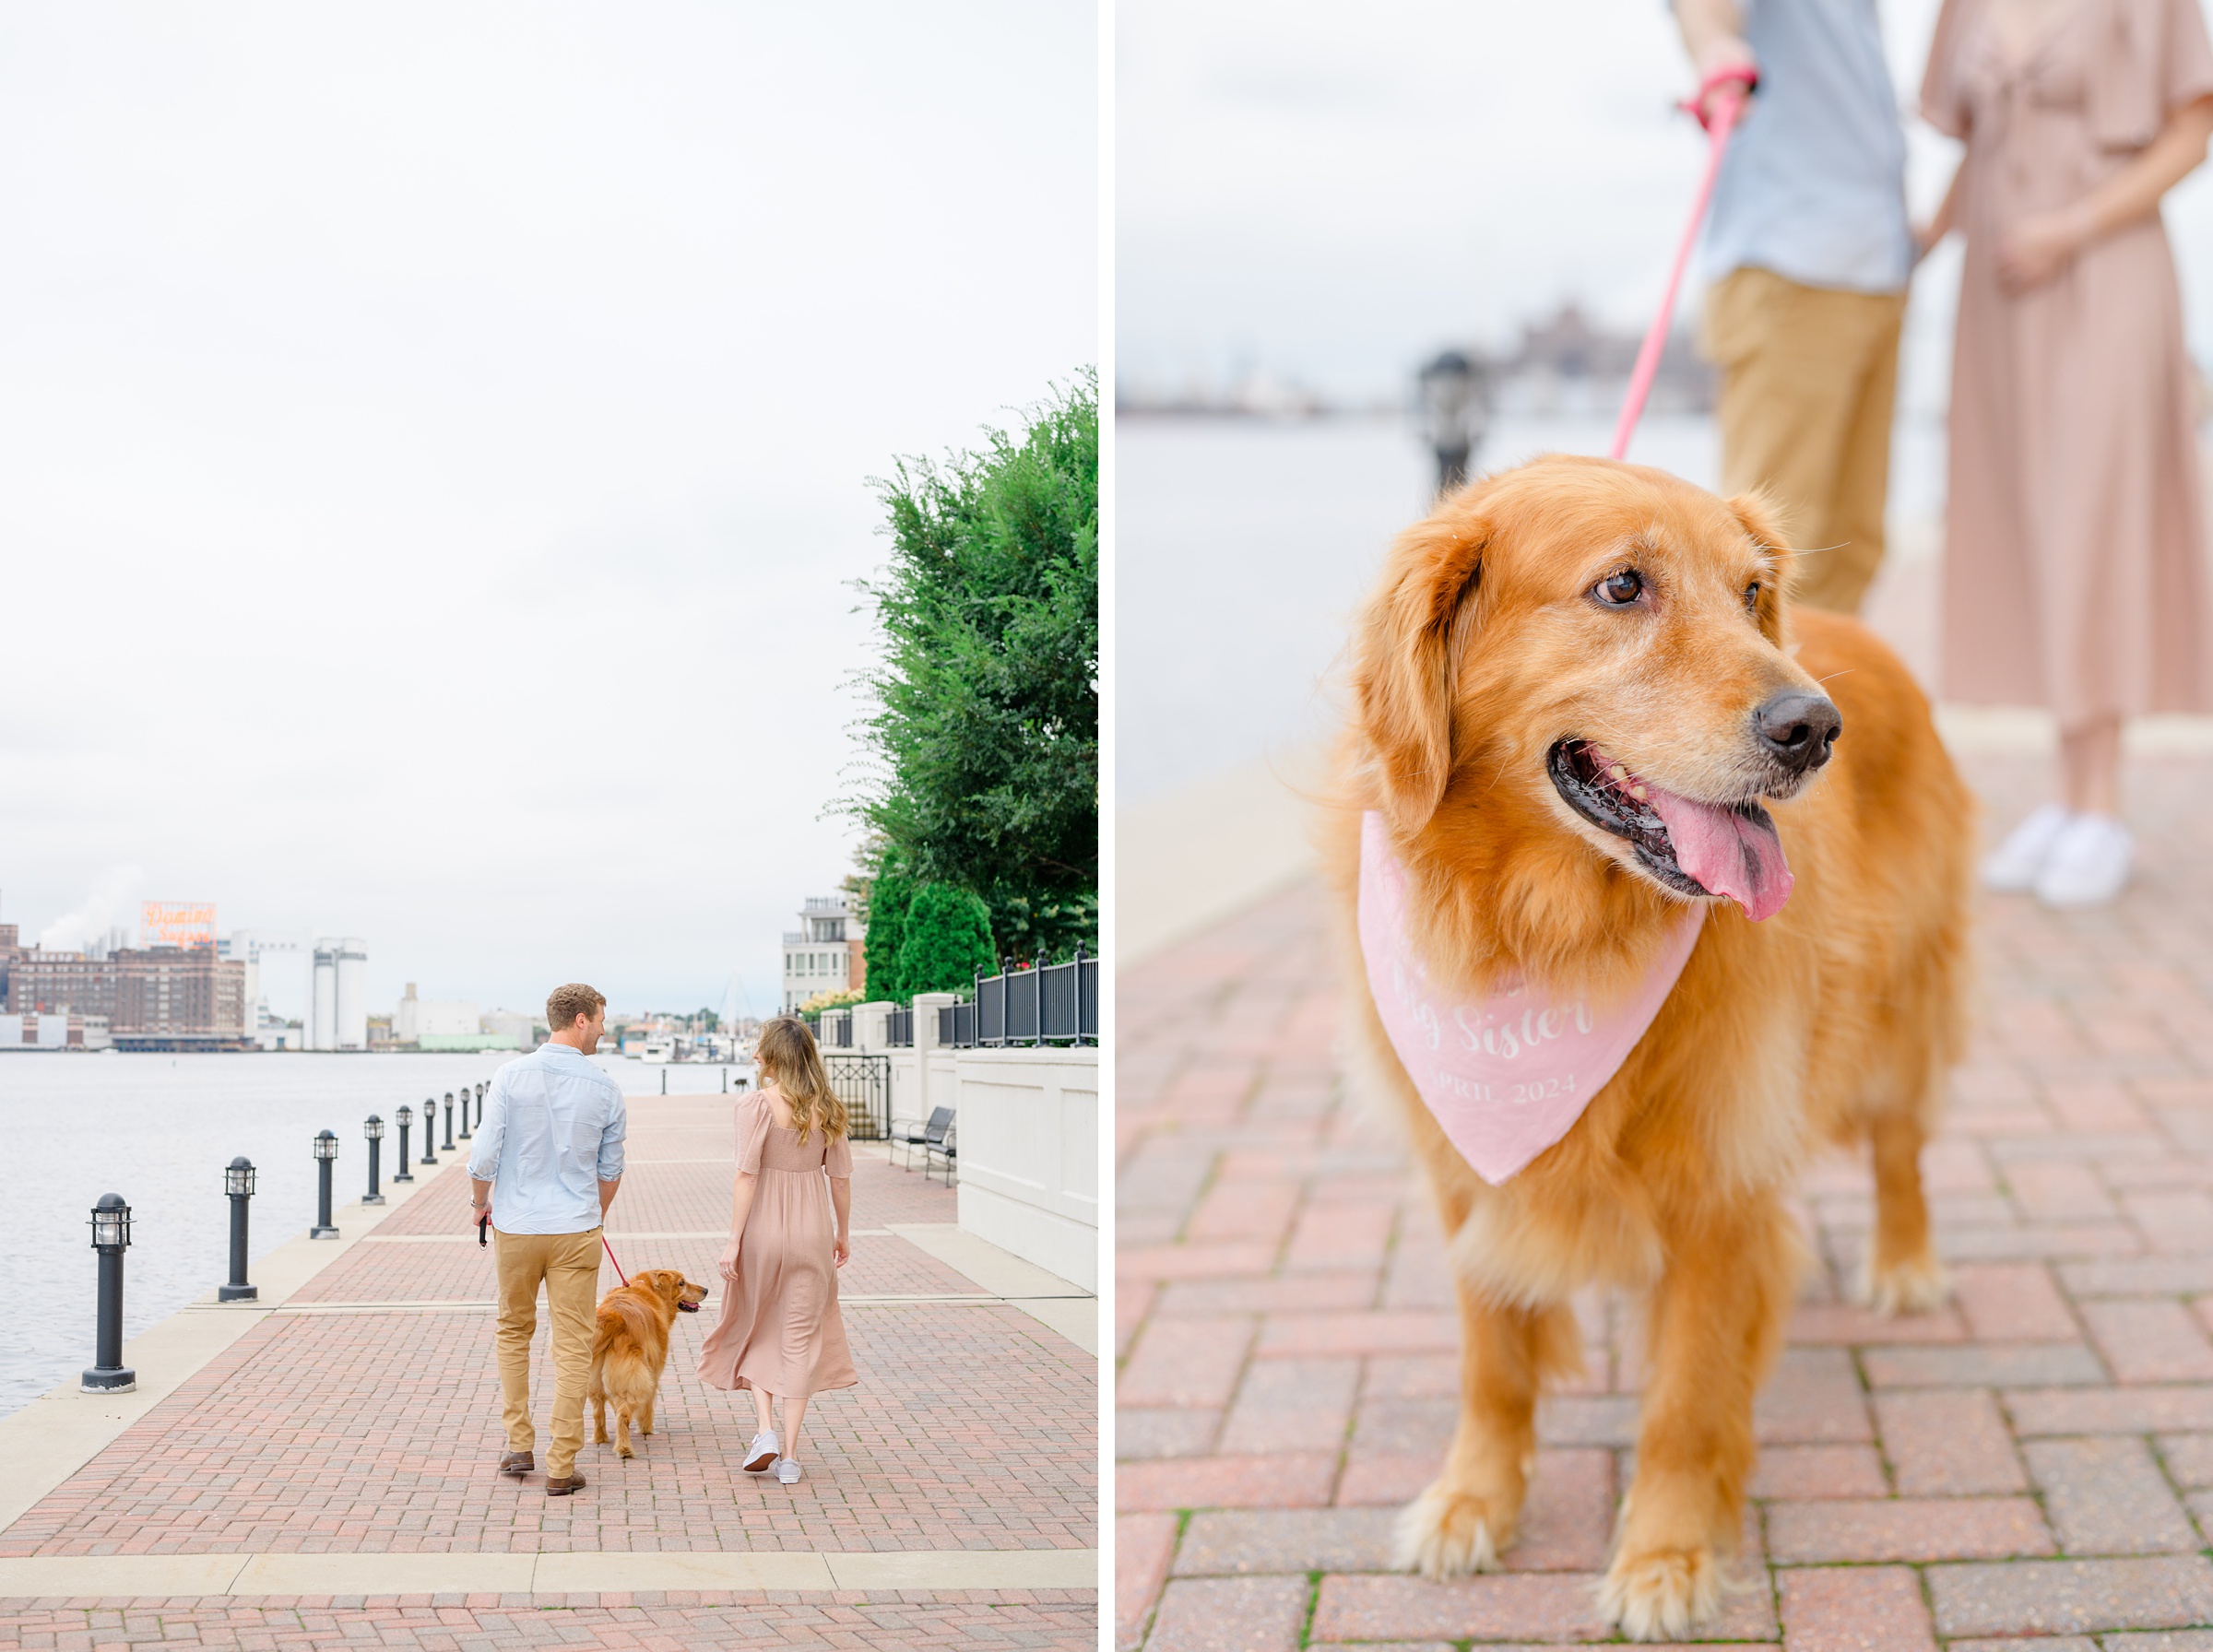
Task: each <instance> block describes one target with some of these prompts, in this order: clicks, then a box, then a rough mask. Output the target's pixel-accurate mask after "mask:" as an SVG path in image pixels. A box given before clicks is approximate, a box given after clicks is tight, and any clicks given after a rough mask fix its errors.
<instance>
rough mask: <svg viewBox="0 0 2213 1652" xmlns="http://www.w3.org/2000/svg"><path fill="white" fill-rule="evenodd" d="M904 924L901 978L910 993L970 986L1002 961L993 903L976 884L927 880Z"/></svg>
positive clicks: (910, 905) (959, 990) (965, 989)
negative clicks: (994, 938)
mask: <svg viewBox="0 0 2213 1652" xmlns="http://www.w3.org/2000/svg"><path fill="white" fill-rule="evenodd" d="M905 930H906V934H905V939H903V940H902V941H901V942H900V945H899V979H900V981H901V983H902V984H903V985H905V987H906V988H907V990H908V992H909V994H910V996H911V995H912V994H914V993H922V992H964V991H968V990H970V989H972V988H973V987H974V985H976V974H977V973H978V972H979V971H980V972H981V973H984V974H989V973H992V971H993V970H995V969H996V968H997V967H998V958H997V955H996V954H994V953H993V951H992V950H991V909H990V908H989V907H988V906H986V905H985V904H984V903H983V899H982V897H980V896H978V895H977V894H976V892H975V891H972V890H964V889H961V888H959V887H957V886H955V885H953V884H950V883H925V884H923V885H922V886H921V887H920V888H919V889H917V890H916V891H915V895H914V900H913V901H912V902H911V903H909V904H908V906H907V909H906V923H905Z"/></svg>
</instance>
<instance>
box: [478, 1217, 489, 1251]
mask: <svg viewBox="0 0 2213 1652" xmlns="http://www.w3.org/2000/svg"><path fill="white" fill-rule="evenodd" d="M490 1226H491V1211H490V1210H486V1211H485V1212H483V1213H482V1214H481V1215H479V1217H478V1218H477V1248H478V1249H479V1250H482V1249H483V1248H484V1247H485V1245H486V1244H487V1243H488V1241H487V1240H486V1239H485V1237H484V1230H485V1229H486V1228H488V1227H490Z"/></svg>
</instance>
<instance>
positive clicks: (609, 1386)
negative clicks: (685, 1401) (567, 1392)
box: [584, 1268, 707, 1457]
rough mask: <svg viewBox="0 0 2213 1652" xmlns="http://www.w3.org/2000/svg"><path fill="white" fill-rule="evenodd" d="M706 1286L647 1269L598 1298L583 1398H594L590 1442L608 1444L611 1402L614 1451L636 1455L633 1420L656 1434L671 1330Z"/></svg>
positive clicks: (672, 1270) (673, 1271) (695, 1310)
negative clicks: (610, 1403)
mask: <svg viewBox="0 0 2213 1652" xmlns="http://www.w3.org/2000/svg"><path fill="white" fill-rule="evenodd" d="M706 1299H707V1288H706V1287H705V1286H704V1285H694V1284H693V1283H692V1281H691V1280H687V1279H686V1278H684V1276H683V1275H682V1274H681V1273H680V1272H679V1271H678V1270H677V1269H675V1268H644V1269H642V1270H640V1271H639V1272H637V1273H635V1274H633V1275H632V1276H631V1280H630V1283H629V1284H627V1285H618V1286H617V1287H615V1289H614V1290H612V1291H609V1292H608V1293H607V1294H606V1295H605V1296H603V1297H601V1298H600V1299H599V1324H598V1329H597V1330H596V1331H595V1332H594V1334H593V1337H592V1375H591V1381H590V1383H589V1385H588V1386H586V1388H585V1391H584V1393H585V1398H587V1399H589V1400H590V1401H591V1402H592V1443H593V1444H594V1445H606V1444H607V1402H608V1401H609V1400H610V1399H611V1400H613V1401H614V1402H615V1455H616V1456H617V1457H635V1456H636V1455H637V1453H636V1452H634V1451H633V1450H632V1449H631V1448H630V1422H631V1419H632V1418H633V1417H634V1418H636V1419H637V1422H638V1432H639V1433H640V1434H652V1433H653V1402H654V1400H655V1398H657V1397H658V1395H659V1394H660V1391H661V1367H662V1366H663V1365H665V1364H667V1363H669V1327H670V1326H672V1325H674V1324H675V1323H676V1316H678V1315H679V1314H696V1313H698V1312H699V1304H701V1303H703V1302H704V1301H706Z"/></svg>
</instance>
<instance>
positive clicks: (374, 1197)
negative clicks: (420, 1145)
mask: <svg viewBox="0 0 2213 1652" xmlns="http://www.w3.org/2000/svg"><path fill="white" fill-rule="evenodd" d="M361 1134H362V1135H364V1136H366V1137H368V1138H369V1191H368V1192H367V1193H366V1194H364V1195H362V1196H361V1203H363V1204H364V1205H381V1204H383V1203H384V1202H385V1196H384V1195H383V1194H381V1193H379V1192H378V1191H377V1190H376V1156H377V1154H378V1153H380V1152H382V1151H383V1150H384V1147H385V1121H384V1120H383V1119H381V1118H379V1117H378V1116H377V1115H375V1114H373V1113H372V1114H371V1115H369V1122H368V1123H366V1124H364V1125H363V1126H362V1127H361Z"/></svg>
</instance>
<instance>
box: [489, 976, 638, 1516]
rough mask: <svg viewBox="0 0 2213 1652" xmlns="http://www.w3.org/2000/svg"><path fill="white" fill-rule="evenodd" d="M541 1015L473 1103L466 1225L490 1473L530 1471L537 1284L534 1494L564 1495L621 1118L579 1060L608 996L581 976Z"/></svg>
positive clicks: (573, 1484)
mask: <svg viewBox="0 0 2213 1652" xmlns="http://www.w3.org/2000/svg"><path fill="white" fill-rule="evenodd" d="M546 1024H547V1025H548V1026H549V1027H550V1028H552V1029H553V1033H552V1037H551V1039H550V1041H549V1042H548V1043H546V1044H541V1045H539V1046H538V1048H537V1049H536V1050H533V1051H532V1052H531V1053H530V1054H529V1055H527V1056H521V1057H519V1058H518V1059H516V1060H514V1061H510V1062H508V1063H507V1065H506V1066H504V1067H503V1068H500V1070H499V1071H498V1073H497V1074H495V1075H494V1076H493V1078H492V1080H491V1093H490V1094H488V1095H487V1096H486V1097H485V1098H484V1120H483V1122H482V1123H481V1124H479V1126H478V1127H477V1136H476V1146H475V1149H474V1150H473V1151H471V1152H470V1154H469V1156H468V1174H469V1177H470V1186H471V1187H472V1189H473V1193H472V1196H471V1198H470V1208H469V1225H470V1226H471V1227H473V1228H476V1229H478V1231H479V1235H480V1234H481V1232H482V1224H483V1223H484V1222H485V1221H486V1220H487V1219H489V1221H491V1231H492V1233H493V1235H494V1237H495V1239H496V1240H497V1250H496V1253H495V1255H494V1258H493V1263H494V1267H495V1268H496V1269H497V1271H498V1274H499V1281H500V1329H499V1355H500V1397H501V1399H502V1402H503V1410H504V1415H505V1421H506V1424H507V1453H506V1455H505V1456H503V1457H501V1459H500V1469H501V1472H503V1473H505V1474H512V1475H514V1476H515V1477H516V1478H517V1479H520V1478H521V1477H522V1476H523V1475H525V1474H527V1473H528V1472H530V1470H531V1469H533V1468H534V1467H535V1466H536V1465H535V1461H534V1459H533V1457H532V1455H531V1453H532V1450H533V1448H534V1446H535V1445H536V1444H537V1433H536V1431H535V1430H534V1429H533V1428H532V1426H531V1422H530V1338H531V1336H532V1334H533V1333H534V1332H535V1331H536V1330H537V1329H538V1286H539V1284H540V1283H541V1282H542V1283H543V1284H544V1286H545V1289H546V1306H547V1308H548V1310H549V1313H550V1318H551V1322H552V1323H551V1334H550V1337H549V1339H548V1351H549V1355H550V1358H551V1361H552V1364H553V1427H552V1436H553V1437H552V1443H551V1445H550V1446H549V1447H548V1449H547V1452H546V1494H547V1495H548V1496H550V1497H565V1496H567V1495H568V1494H569V1493H572V1492H574V1491H575V1490H577V1489H578V1488H579V1487H581V1486H582V1485H583V1484H584V1476H583V1475H581V1474H579V1473H577V1472H576V1453H577V1451H578V1449H579V1448H580V1447H581V1446H582V1445H584V1389H585V1384H586V1379H587V1378H588V1377H589V1375H590V1374H591V1358H592V1330H593V1324H594V1318H595V1315H596V1312H597V1307H598V1291H599V1247H600V1243H601V1239H600V1225H601V1223H602V1221H604V1220H605V1218H606V1214H607V1208H608V1207H609V1205H611V1204H613V1203H614V1201H615V1189H616V1188H617V1187H618V1186H621V1181H622V1138H623V1135H624V1133H625V1131H626V1129H627V1127H628V1115H627V1113H626V1112H625V1110H624V1108H623V1105H622V1091H621V1086H619V1085H618V1084H617V1083H616V1082H615V1081H614V1080H613V1079H612V1078H610V1077H609V1076H608V1074H607V1073H605V1072H603V1071H602V1070H600V1068H597V1067H595V1066H594V1065H593V1064H592V1063H591V1062H590V1061H589V1060H587V1059H586V1057H587V1056H590V1055H591V1054H592V1053H593V1052H594V1051H595V1050H597V1049H598V1047H599V1039H600V1035H601V1034H602V1033H604V1032H606V1030H607V999H606V998H605V997H602V996H601V995H600V994H598V993H597V992H595V991H594V990H593V989H592V988H590V987H588V986H586V985H581V984H574V985H568V986H562V987H557V988H555V989H554V992H553V995H552V996H551V997H549V998H548V999H547V1000H546Z"/></svg>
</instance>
